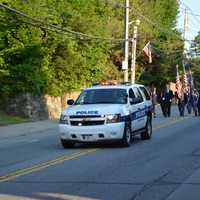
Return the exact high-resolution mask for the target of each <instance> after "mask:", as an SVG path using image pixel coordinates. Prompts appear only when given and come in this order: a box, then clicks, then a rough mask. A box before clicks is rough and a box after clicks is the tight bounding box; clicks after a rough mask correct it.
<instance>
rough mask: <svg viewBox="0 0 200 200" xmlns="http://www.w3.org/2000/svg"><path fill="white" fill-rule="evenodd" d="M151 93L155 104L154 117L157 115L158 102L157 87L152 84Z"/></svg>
mask: <svg viewBox="0 0 200 200" xmlns="http://www.w3.org/2000/svg"><path fill="white" fill-rule="evenodd" d="M150 94H151V101H152V105H153V116H154V118H155V117H156V108H155V107H156V104H157V92H156V87H154V86H152V87H151V90H150Z"/></svg>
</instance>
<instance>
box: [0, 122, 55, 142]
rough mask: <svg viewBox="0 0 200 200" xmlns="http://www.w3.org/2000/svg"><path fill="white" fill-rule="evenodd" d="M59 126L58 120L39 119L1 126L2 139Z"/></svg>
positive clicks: (0, 134)
mask: <svg viewBox="0 0 200 200" xmlns="http://www.w3.org/2000/svg"><path fill="white" fill-rule="evenodd" d="M57 128H58V121H50V120H44V121H37V122H27V123H22V124H15V125H8V126H1V127H0V139H2V138H9V137H17V136H23V135H28V134H31V133H34V132H42V131H46V130H51V129H57Z"/></svg>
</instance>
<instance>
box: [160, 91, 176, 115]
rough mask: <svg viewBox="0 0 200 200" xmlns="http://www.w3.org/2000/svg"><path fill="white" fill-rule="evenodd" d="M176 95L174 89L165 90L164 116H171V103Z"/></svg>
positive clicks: (163, 98)
mask: <svg viewBox="0 0 200 200" xmlns="http://www.w3.org/2000/svg"><path fill="white" fill-rule="evenodd" d="M173 97H174V95H173V92H172V90H168V91H167V90H165V91H164V92H163V97H162V100H163V102H164V116H165V117H170V116H171V103H172V99H173Z"/></svg>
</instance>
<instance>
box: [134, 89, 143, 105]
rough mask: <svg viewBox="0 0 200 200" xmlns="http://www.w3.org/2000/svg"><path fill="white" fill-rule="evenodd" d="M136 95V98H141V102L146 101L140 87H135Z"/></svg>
mask: <svg viewBox="0 0 200 200" xmlns="http://www.w3.org/2000/svg"><path fill="white" fill-rule="evenodd" d="M135 96H136V98H140V99H141V101H140V103H141V102H143V101H144V99H143V96H142V94H141V92H140V90H139V89H138V88H135Z"/></svg>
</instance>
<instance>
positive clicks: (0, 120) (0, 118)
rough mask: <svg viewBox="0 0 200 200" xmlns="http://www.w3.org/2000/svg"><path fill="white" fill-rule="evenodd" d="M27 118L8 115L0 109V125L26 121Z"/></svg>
mask: <svg viewBox="0 0 200 200" xmlns="http://www.w3.org/2000/svg"><path fill="white" fill-rule="evenodd" d="M28 121H29V120H28V119H25V118H21V117H17V116H13V115H8V114H6V113H5V112H2V111H0V126H6V125H9V124H18V123H25V122H28Z"/></svg>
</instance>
